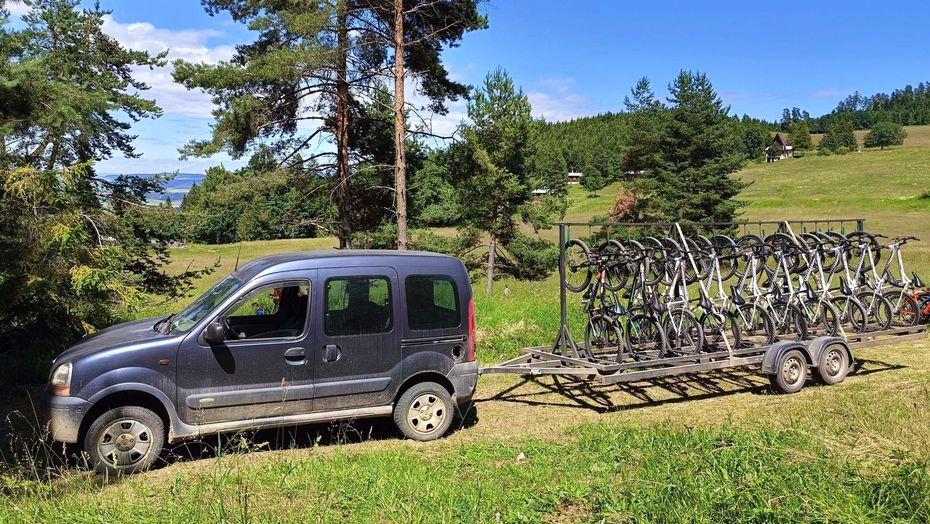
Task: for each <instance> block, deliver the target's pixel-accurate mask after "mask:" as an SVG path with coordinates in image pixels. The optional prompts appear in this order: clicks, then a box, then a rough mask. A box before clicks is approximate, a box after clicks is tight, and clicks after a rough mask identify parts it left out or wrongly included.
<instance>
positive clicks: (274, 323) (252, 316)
mask: <svg viewBox="0 0 930 524" xmlns="http://www.w3.org/2000/svg"><path fill="white" fill-rule="evenodd" d="M309 299H310V285H309V283H308V282H306V281H294V282H276V283H274V284H268V285H265V286H261V287H259V288H257V289H255V290H253V291H251V292H250V293H248V294H246V295H245V296H244V297H242V298H241V299H239V300H238V301H236V303H235V305H233V306H232V308H231V309H230V310H228V311H227V312H226V314H225V317H226V319H227V321H228V323H229V327H231V328H232V331H233V333H230V334H229V338H230V339H233V340H236V339H238V340H243V339H248V340H253V339H263V338H289V337H299V336H301V335H302V334H303V332H304V327H305V325H306V323H307V307H308V304H309Z"/></svg>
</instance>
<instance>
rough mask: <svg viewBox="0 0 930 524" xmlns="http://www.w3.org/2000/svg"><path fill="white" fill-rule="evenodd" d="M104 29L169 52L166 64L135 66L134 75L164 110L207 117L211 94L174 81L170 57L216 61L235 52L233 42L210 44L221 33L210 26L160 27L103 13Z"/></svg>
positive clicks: (132, 44)
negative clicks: (187, 27) (211, 45)
mask: <svg viewBox="0 0 930 524" xmlns="http://www.w3.org/2000/svg"><path fill="white" fill-rule="evenodd" d="M103 30H104V32H106V33H107V34H108V35H110V36H112V37H113V38H115V39H116V40H117V41H119V43H121V44H122V45H123V46H125V47H127V48H130V49H135V50H139V51H148V52H149V53H151V54H153V55H155V54H158V53H161V52H164V51H167V52H168V56H167V59H168V60H169V64H168V65H167V66H165V67H159V68H154V69H149V68H137V69H136V70H135V71H134V73H135V74H134V76H135V78H136V79H137V80H140V81H142V82H145V83H146V84H148V85H149V87H151V89H150V90H148V91H146V92H145V94H144V96H145V97H147V98H154V99H155V101H156V103H157V104H158V105H159V106H161V108H162V109H164V110H165V113H166V114H177V115H183V116H188V117H193V118H210V112H211V111H212V110H213V104H212V102H211V101H210V97H209V96H207V95H206V94H205V93H202V92H200V91H188V90H187V89H186V88H185V87H184V86H182V85H179V84H177V83H175V82H174V79H173V78H172V76H171V73H172V71H173V70H174V68H173V67H172V66H171V64H170V61H173V60H176V59H183V60H187V61H190V62H204V63H207V64H216V63H218V62H220V61H223V60H229V59H230V58H231V57H232V56H233V54H234V53H235V47H234V46H232V45H219V46H214V47H210V46H209V45H208V44H209V40H210V39H211V38H216V37H220V36H223V33H222V32H221V31H216V30H213V29H181V30H173V29H163V28H159V27H156V26H154V25H152V24H150V23H148V22H133V23H121V22H118V21H116V20H115V19H114V18H113V17H112V16H110V15H105V16H104V20H103Z"/></svg>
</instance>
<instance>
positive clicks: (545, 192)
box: [533, 189, 550, 200]
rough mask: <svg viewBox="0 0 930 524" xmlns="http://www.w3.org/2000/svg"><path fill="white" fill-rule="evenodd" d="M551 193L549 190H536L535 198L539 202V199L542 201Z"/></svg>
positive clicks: (534, 192)
mask: <svg viewBox="0 0 930 524" xmlns="http://www.w3.org/2000/svg"><path fill="white" fill-rule="evenodd" d="M549 192H550V191H549V190H548V189H534V190H533V198H535V199H537V200H538V199H542V198H543V197H544V196H546V195H548V194H549Z"/></svg>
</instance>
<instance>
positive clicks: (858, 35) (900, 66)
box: [11, 0, 930, 173]
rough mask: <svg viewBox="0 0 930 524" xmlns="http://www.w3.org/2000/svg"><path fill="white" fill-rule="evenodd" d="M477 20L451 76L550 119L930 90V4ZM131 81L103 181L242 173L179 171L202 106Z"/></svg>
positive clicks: (654, 9) (754, 110)
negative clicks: (134, 99) (180, 153)
mask: <svg viewBox="0 0 930 524" xmlns="http://www.w3.org/2000/svg"><path fill="white" fill-rule="evenodd" d="M101 4H102V5H103V7H104V8H106V9H111V10H112V11H113V14H112V19H111V20H108V22H107V24H106V26H105V30H107V31H108V32H110V33H111V34H112V35H113V36H115V37H116V38H118V39H119V40H120V41H121V42H123V43H124V44H125V45H127V46H130V47H134V48H142V49H148V50H150V51H153V52H154V51H159V50H161V49H164V48H168V49H170V50H171V53H172V56H173V57H182V58H185V59H188V60H199V61H207V62H215V61H217V60H222V59H225V58H228V57H229V56H230V55H231V53H232V46H233V45H235V44H236V43H239V42H244V41H248V40H249V34H248V32H247V31H246V30H245V29H244V28H243V27H242V26H240V25H237V24H235V23H233V22H232V21H231V20H229V18H228V17H226V16H217V17H210V16H208V15H207V14H206V13H205V12H204V11H203V8H202V7H201V5H200V2H199V1H198V0H159V1H157V2H155V1H150V0H145V1H140V0H101ZM11 7H12V10H13V12H14V13H15V12H17V10H18V6H16V5H15V4H11ZM483 10H484V11H485V12H486V13H487V15H488V17H489V22H490V27H489V29H487V30H485V31H479V32H474V33H470V34H468V35H466V36H465V38H464V40H463V41H462V42H461V45H460V46H459V47H457V48H454V49H451V50H448V51H447V52H446V53H445V54H444V59H445V62H446V64H447V67H448V69H449V70H450V71H451V72H452V74H453V76H454V78H456V79H458V80H461V81H464V82H466V83H470V84H477V83H479V82H480V81H481V80H482V78H483V77H484V75H485V74H486V73H487V72H488V71H490V70H492V69H493V68H495V67H497V66H501V67H503V68H505V69H506V70H508V71H509V72H510V73H511V75H512V76H513V77H514V79H515V81H516V82H517V83H518V84H519V85H520V86H522V88H523V89H524V91H526V92H527V94H528V95H529V97H530V100H531V102H532V103H533V107H534V113H535V114H536V115H537V116H541V117H545V118H547V119H548V120H564V119H569V118H575V117H579V116H584V115H593V114H597V113H600V112H605V111H618V110H620V109H621V108H622V101H623V97H624V96H625V95H626V94H627V93H628V92H629V89H630V87H631V86H632V85H633V84H634V83H635V82H636V80H637V79H638V78H639V77H641V76H648V77H649V78H650V79H651V80H652V81H653V85H654V87H655V88H656V90H657V92H658V93H659V94H662V95H664V94H665V86H666V84H667V83H668V81H669V80H670V79H672V78H673V77H674V76H675V74H676V73H677V72H678V71H679V70H680V69H697V70H701V71H703V72H705V73H707V74H708V76H709V77H710V79H711V81H712V82H713V84H714V86H715V87H716V89H717V91H718V92H719V93H720V95H721V96H722V98H723V99H724V100H725V101H726V102H727V103H728V104H729V105H730V106H731V108H732V111H733V112H734V113H736V114H743V113H748V114H750V115H753V116H757V117H761V118H766V119H770V120H772V119H777V118H779V117H780V115H781V110H782V109H783V108H785V107H792V106H798V107H800V108H802V109H806V110H807V111H809V112H810V113H811V114H813V115H820V114H823V113H825V112H828V111H830V110H831V109H832V108H833V107H835V105H836V103H837V102H838V101H839V100H840V99H842V98H844V97H845V96H846V95H848V94H850V93H852V92H853V91H855V90H858V91H860V92H861V93H863V94H867V95H871V94H873V93H875V92H879V91H884V92H889V91H891V90H893V89H896V88H899V87H903V86H904V85H905V84H908V83H911V84H917V83H919V82H921V81H927V80H930V67H928V66H930V38H927V37H926V29H925V27H926V23H927V22H928V21H930V3H928V2H916V1H899V2H889V3H878V2H854V1H845V2H832V1H822V2H792V1H780V2H747V1H745V0H744V1H742V2H736V1H725V2H713V3H710V2H696V1H689V2H683V1H682V2H679V1H674V2H671V1H670V2H663V1H654V2H626V1H623V2H621V1H619V0H617V1H607V0H603V1H577V0H572V1H564V0H562V1H557V0H532V1H531V0H509V1H506V0H496V1H493V2H491V3H489V4H485V5H484V7H483ZM140 75H141V76H142V77H143V79H145V80H146V81H148V82H149V83H150V85H152V91H151V92H150V96H152V97H154V98H156V99H157V101H158V102H159V104H160V105H162V107H164V109H165V115H164V116H163V117H162V118H161V119H159V120H156V121H147V122H144V123H141V124H139V125H138V126H137V127H136V128H135V129H134V132H135V133H137V134H138V135H139V138H138V139H137V140H136V147H137V149H138V151H140V152H142V153H143V157H142V158H141V159H135V160H130V159H123V158H114V159H110V160H106V161H104V162H102V163H101V164H100V165H99V166H98V169H99V171H100V172H104V173H107V172H127V173H128V172H140V173H147V172H158V171H164V170H169V171H173V170H175V169H178V170H180V171H182V172H188V171H190V172H199V171H203V170H204V169H205V168H206V167H208V166H210V165H215V164H218V163H225V164H226V165H228V166H235V165H238V163H236V162H231V161H230V159H228V158H225V157H222V156H218V157H214V158H211V159H194V160H189V161H186V162H180V161H178V159H177V148H178V147H179V146H180V145H181V144H183V143H184V142H185V141H187V140H189V139H193V138H204V137H206V136H207V135H208V133H209V124H210V122H211V119H210V116H209V113H210V109H211V107H210V102H209V99H208V98H206V97H205V96H203V95H202V94H199V93H189V92H187V91H185V90H184V89H183V88H182V87H180V86H177V85H174V84H173V83H172V82H171V76H170V70H163V71H154V72H149V71H144V72H140ZM463 117H464V107H463V106H462V105H461V104H454V105H452V106H451V112H450V114H449V115H447V116H445V117H442V118H437V119H436V120H435V122H434V126H435V127H436V128H437V129H449V128H451V127H453V126H454V125H455V123H457V122H458V121H460V120H461V118H463Z"/></svg>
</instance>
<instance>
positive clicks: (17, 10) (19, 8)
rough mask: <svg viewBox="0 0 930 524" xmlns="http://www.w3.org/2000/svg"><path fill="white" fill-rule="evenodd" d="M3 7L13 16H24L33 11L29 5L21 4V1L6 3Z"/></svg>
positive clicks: (13, 0) (15, 0) (14, 0)
mask: <svg viewBox="0 0 930 524" xmlns="http://www.w3.org/2000/svg"><path fill="white" fill-rule="evenodd" d="M3 7H5V8H6V10H7V11H9V12H10V14H11V15H13V16H23V15H25V14H28V13H29V11H31V9H30V8H29V6H28V5H26V4H24V3H22V2H20V1H19V0H12V1H9V2H6V4H5V5H4V6H3Z"/></svg>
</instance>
